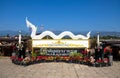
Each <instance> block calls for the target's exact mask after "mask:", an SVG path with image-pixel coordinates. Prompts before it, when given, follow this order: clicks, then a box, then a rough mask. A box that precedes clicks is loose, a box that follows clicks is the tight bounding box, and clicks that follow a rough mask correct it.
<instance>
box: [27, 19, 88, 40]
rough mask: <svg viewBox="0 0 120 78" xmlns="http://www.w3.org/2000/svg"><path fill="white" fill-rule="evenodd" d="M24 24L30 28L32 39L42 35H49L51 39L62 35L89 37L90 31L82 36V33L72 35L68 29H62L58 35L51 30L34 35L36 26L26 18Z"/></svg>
mask: <svg viewBox="0 0 120 78" xmlns="http://www.w3.org/2000/svg"><path fill="white" fill-rule="evenodd" d="M26 24H27V27H29V28H31V29H32V33H31V38H32V39H42V38H43V37H45V36H47V35H49V36H50V37H52V38H53V39H61V38H63V37H64V36H69V37H71V38H72V39H89V38H90V32H88V33H87V36H83V35H80V34H79V35H74V34H73V33H72V32H70V31H64V32H62V33H61V34H59V35H55V34H54V33H53V32H51V31H44V32H42V33H41V34H40V35H36V31H37V27H36V26H35V25H33V24H32V23H31V22H29V21H28V20H27V18H26Z"/></svg>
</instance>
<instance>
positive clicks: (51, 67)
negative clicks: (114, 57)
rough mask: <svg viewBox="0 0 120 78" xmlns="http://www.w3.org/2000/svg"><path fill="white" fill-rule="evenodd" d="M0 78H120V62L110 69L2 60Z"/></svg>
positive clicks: (57, 63) (58, 63)
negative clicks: (25, 63)
mask: <svg viewBox="0 0 120 78" xmlns="http://www.w3.org/2000/svg"><path fill="white" fill-rule="evenodd" d="M0 78H120V61H117V62H116V61H114V62H113V66H109V67H89V66H87V65H81V64H74V63H65V62H49V63H38V64H33V65H29V66H20V65H15V64H13V63H12V62H11V60H10V58H9V57H7V58H4V57H2V58H0Z"/></svg>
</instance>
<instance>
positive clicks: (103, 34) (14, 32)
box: [0, 30, 120, 37]
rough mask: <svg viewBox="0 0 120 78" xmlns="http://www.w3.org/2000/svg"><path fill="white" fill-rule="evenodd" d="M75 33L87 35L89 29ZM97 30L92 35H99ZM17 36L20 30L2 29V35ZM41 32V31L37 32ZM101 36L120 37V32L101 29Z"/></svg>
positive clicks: (23, 32)
mask: <svg viewBox="0 0 120 78" xmlns="http://www.w3.org/2000/svg"><path fill="white" fill-rule="evenodd" d="M21 32H22V35H30V32H27V31H21ZM52 32H54V33H55V34H56V35H58V34H60V33H61V32H62V31H52ZM72 32H73V33H74V34H76V35H77V34H83V35H85V36H86V34H87V33H88V31H72ZM97 32H98V31H91V36H97ZM8 34H9V35H10V36H15V35H18V34H19V31H12V30H4V31H0V36H7V35H8ZM37 34H39V33H37ZM99 34H100V36H108V35H109V36H118V37H120V32H110V31H109V32H108V31H99Z"/></svg>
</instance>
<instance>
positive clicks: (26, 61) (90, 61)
mask: <svg viewBox="0 0 120 78" xmlns="http://www.w3.org/2000/svg"><path fill="white" fill-rule="evenodd" d="M11 60H12V62H13V63H14V64H17V65H24V66H26V65H30V64H35V63H41V62H67V63H78V64H84V65H89V66H96V67H103V66H108V65H109V64H108V62H109V61H108V58H104V59H103V60H95V59H94V57H90V58H89V57H86V56H85V57H83V56H82V55H81V54H79V53H72V54H71V55H69V56H58V55H57V56H47V55H39V56H36V57H35V56H34V57H25V58H18V57H17V56H11Z"/></svg>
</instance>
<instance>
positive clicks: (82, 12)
mask: <svg viewBox="0 0 120 78" xmlns="http://www.w3.org/2000/svg"><path fill="white" fill-rule="evenodd" d="M26 17H28V20H29V21H30V22H32V23H33V24H35V25H36V26H37V27H38V31H39V30H40V26H41V25H44V30H61V31H64V30H69V31H118V32H120V0H0V31H1V30H17V31H18V30H25V31H28V30H29V29H28V28H27V27H26V22H25V18H26Z"/></svg>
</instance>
